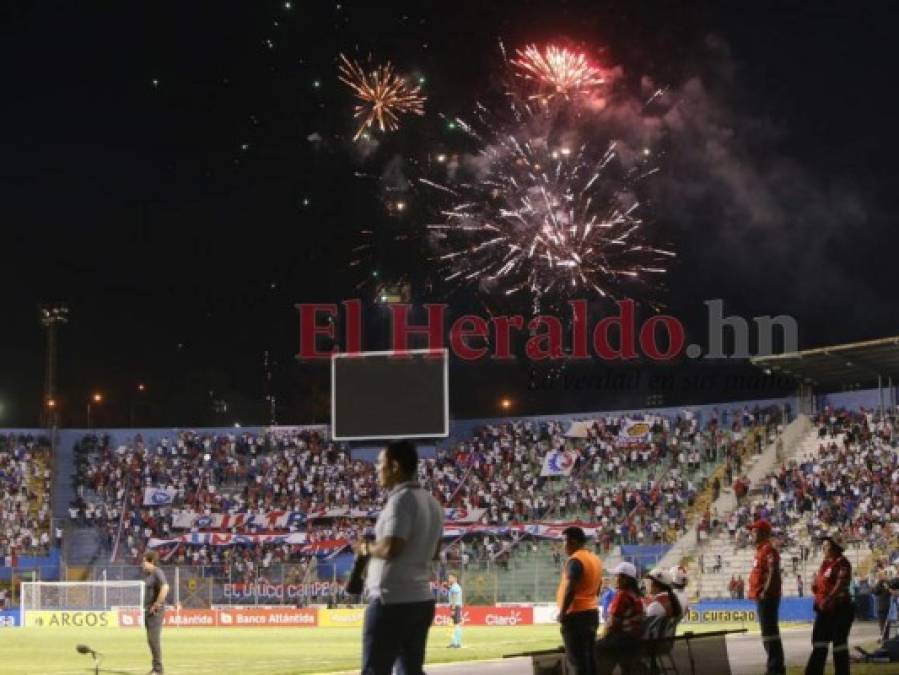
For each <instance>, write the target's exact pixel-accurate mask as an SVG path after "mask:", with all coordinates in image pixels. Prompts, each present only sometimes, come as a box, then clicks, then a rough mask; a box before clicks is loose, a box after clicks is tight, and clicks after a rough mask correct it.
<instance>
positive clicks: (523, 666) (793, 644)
mask: <svg viewBox="0 0 899 675" xmlns="http://www.w3.org/2000/svg"><path fill="white" fill-rule="evenodd" d="M740 627H743V626H740V625H735V624H728V625H722V624H718V625H708V626H702V627H699V626H693V627H690V630H694V631H696V632H701V631H703V630H712V629H721V628H740ZM746 627H748V628H750V629H754V630H751V632H750V633H748V634H745V635H742V636H734V638H733V639H729V640H728V651H729V652H730V661H731V666H732V667H734V668H735V669H734V672H735V674H737V675H757V673H758V672H760V671H759V668H760V667H761V668H763V667H764V666H763V665H762V664H763V652H762V649H761V645H760V643H759V642H758V635H757V627H756V626H746ZM451 630H452V629H451V628H444V627H435V628H432V629H431V633H430V638H429V644H428V663H429V664H439V663H444V664H445V663H459V662H464V661H475V660H479V659H496V658H499V657H501V656H503V655H504V654H512V653H516V652H522V651H532V650H539V649H550V648H554V647H556V646H558V645H559V644H561V640H560V637H559V628H558V626H555V625H545V626H517V627H471V628H466V629H465V633H464V642H465V647H463V648H462V649H448V648H447V647H446V645H447V644H448V643H449V639H450V632H451ZM809 634H810V626H808V625H794V626H785V627H784V646H785V649H786V651H787V656H788V659H789V661H790V664H791V667H790V669H789V672H790V675H794V673H797V674H798V673H801V672H802V667H801V666H800V665H799V664H802V663H804V662H805V659H807V658H808V653H809V647H810V644H809V641H810V635H809ZM875 636H876V625H873V624H861V625H859V626H856V627H855V628H854V630H853V636H852V638H851V642H852V643H856V644H857V643H864V644H868V645H869V646H871V645H872V641H873V638H874V637H875ZM79 643H83V644H86V645H88V646H90V647H91V648H92V649H95V650H97V651H98V652H102V653H103V654H105V657H104V660H103V663H102V668H103V672H105V673H107V675H114V674H115V673H120V674H121V675H125V674H127V675H136V674H138V673H146V672H147V671H149V669H150V658H149V650H148V649H147V647H146V643H145V640H144V632H143V630H138V629H116V628H110V629H96V628H94V629H89V628H86V629H76V628H10V629H4V630H0V674H2V675H25V674H28V675H38V674H40V675H63V674H68V675H87V674H88V673H92V672H93V668H92V662H91V658H90V656H84V655H81V654H78V653H76V652H75V645H77V644H79ZM360 645H361V639H360V629H358V628H226V629H222V628H180V629H178V628H171V629H167V630H164V631H163V659H164V662H165V666H166V673H168V674H169V675H182V674H183V675H186V674H187V673H198V674H203V673H206V674H213V673H214V674H216V675H230V674H231V673H251V674H253V673H266V674H272V675H275V674H279V675H298V674H300V673H334V672H350V673H357V672H359V660H360ZM507 664H508V665H502V666H501V664H496V663H494V664H490V667H489V668H488V667H487V666H486V664H475V663H471V664H470V665H469V666H464V667H461V668H459V669H452V674H450V673H447V675H456V673H460V672H464V673H469V672H471V673H479V672H490V673H495V674H496V675H508V674H510V673H516V674H517V673H520V672H525V673H526V672H528V671H529V667H528V666H527V662H526V661H525V662H524V663H521V662H518V663H517V664H514V663H510V662H507ZM500 666H501V667H500ZM852 671H853V673H857V674H858V675H864V674H867V673H883V675H886V673H888V672H893V671H891V670H890V666H889V665H888V666H886V667H884V666H876V665H872V666H858V665H854V666H853V668H852ZM433 672H438V671H437V670H436V669H434V671H433ZM699 672H702V670H701V668H700V669H699ZM827 672H828V673H830V672H832V671H831V670H830V669H828V671H827Z"/></svg>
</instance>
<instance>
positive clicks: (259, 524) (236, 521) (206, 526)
mask: <svg viewBox="0 0 899 675" xmlns="http://www.w3.org/2000/svg"><path fill="white" fill-rule="evenodd" d="M144 503H145V504H146V501H145V502H144ZM379 510H380V509H350V508H341V509H316V510H314V511H309V512H301V511H267V512H265V513H212V514H209V515H206V514H202V513H196V512H194V511H177V512H175V514H174V516H173V518H172V527H174V528H176V529H179V530H191V529H193V528H197V529H201V530H230V529H232V528H235V527H238V528H259V529H263V530H287V529H290V528H291V527H296V526H300V525H304V524H305V523H306V521H307V520H316V519H319V518H377V516H378V512H379ZM485 513H487V509H463V508H447V509H444V510H443V517H444V519H445V520H446V521H447V522H455V523H476V522H478V521H479V520H480V519H481V518H482V517H483V516H484V514H485Z"/></svg>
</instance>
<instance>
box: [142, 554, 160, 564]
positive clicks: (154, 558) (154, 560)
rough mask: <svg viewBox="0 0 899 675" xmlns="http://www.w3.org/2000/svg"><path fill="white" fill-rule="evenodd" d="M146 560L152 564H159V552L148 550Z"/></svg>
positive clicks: (145, 555)
mask: <svg viewBox="0 0 899 675" xmlns="http://www.w3.org/2000/svg"><path fill="white" fill-rule="evenodd" d="M144 560H146V561H147V562H148V563H150V564H151V565H158V564H159V553H157V552H156V551H147V552H146V553H144Z"/></svg>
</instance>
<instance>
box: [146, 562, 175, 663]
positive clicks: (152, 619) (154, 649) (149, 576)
mask: <svg viewBox="0 0 899 675" xmlns="http://www.w3.org/2000/svg"><path fill="white" fill-rule="evenodd" d="M141 568H142V569H143V571H144V627H145V628H146V629H147V644H148V645H149V646H150V654H151V655H152V657H153V670H151V671H150V673H149V675H162V672H163V670H162V647H161V646H160V644H159V639H160V634H161V633H162V620H163V616H164V614H165V598H166V596H167V595H168V594H169V582H168V580H167V579H166V578H165V572H163V571H162V569H161V568H160V567H159V554H158V553H157V552H156V551H147V552H146V553H144V560H143V563H141Z"/></svg>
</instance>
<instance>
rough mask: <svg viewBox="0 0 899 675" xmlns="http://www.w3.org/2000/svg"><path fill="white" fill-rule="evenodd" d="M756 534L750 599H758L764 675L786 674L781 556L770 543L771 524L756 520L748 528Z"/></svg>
mask: <svg viewBox="0 0 899 675" xmlns="http://www.w3.org/2000/svg"><path fill="white" fill-rule="evenodd" d="M749 527H750V529H751V530H752V531H753V532H755V545H756V550H755V560H754V561H753V563H752V572H750V573H749V599H750V600H755V602H756V609H757V612H758V619H759V626H760V627H761V629H762V646H763V647H764V648H765V653H766V654H767V655H768V663H767V666H766V670H765V675H784V674H785V673H786V672H787V668H786V665H785V664H784V648H783V643H781V641H780V626H779V625H778V618H779V617H778V615H779V613H780V596H781V575H780V554H779V553H778V552H777V549H776V548H774V544H773V543H772V542H771V523H769V522H768V521H767V520H757V521H755V522H754V523H753V524H752V525H750V526H749Z"/></svg>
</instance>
